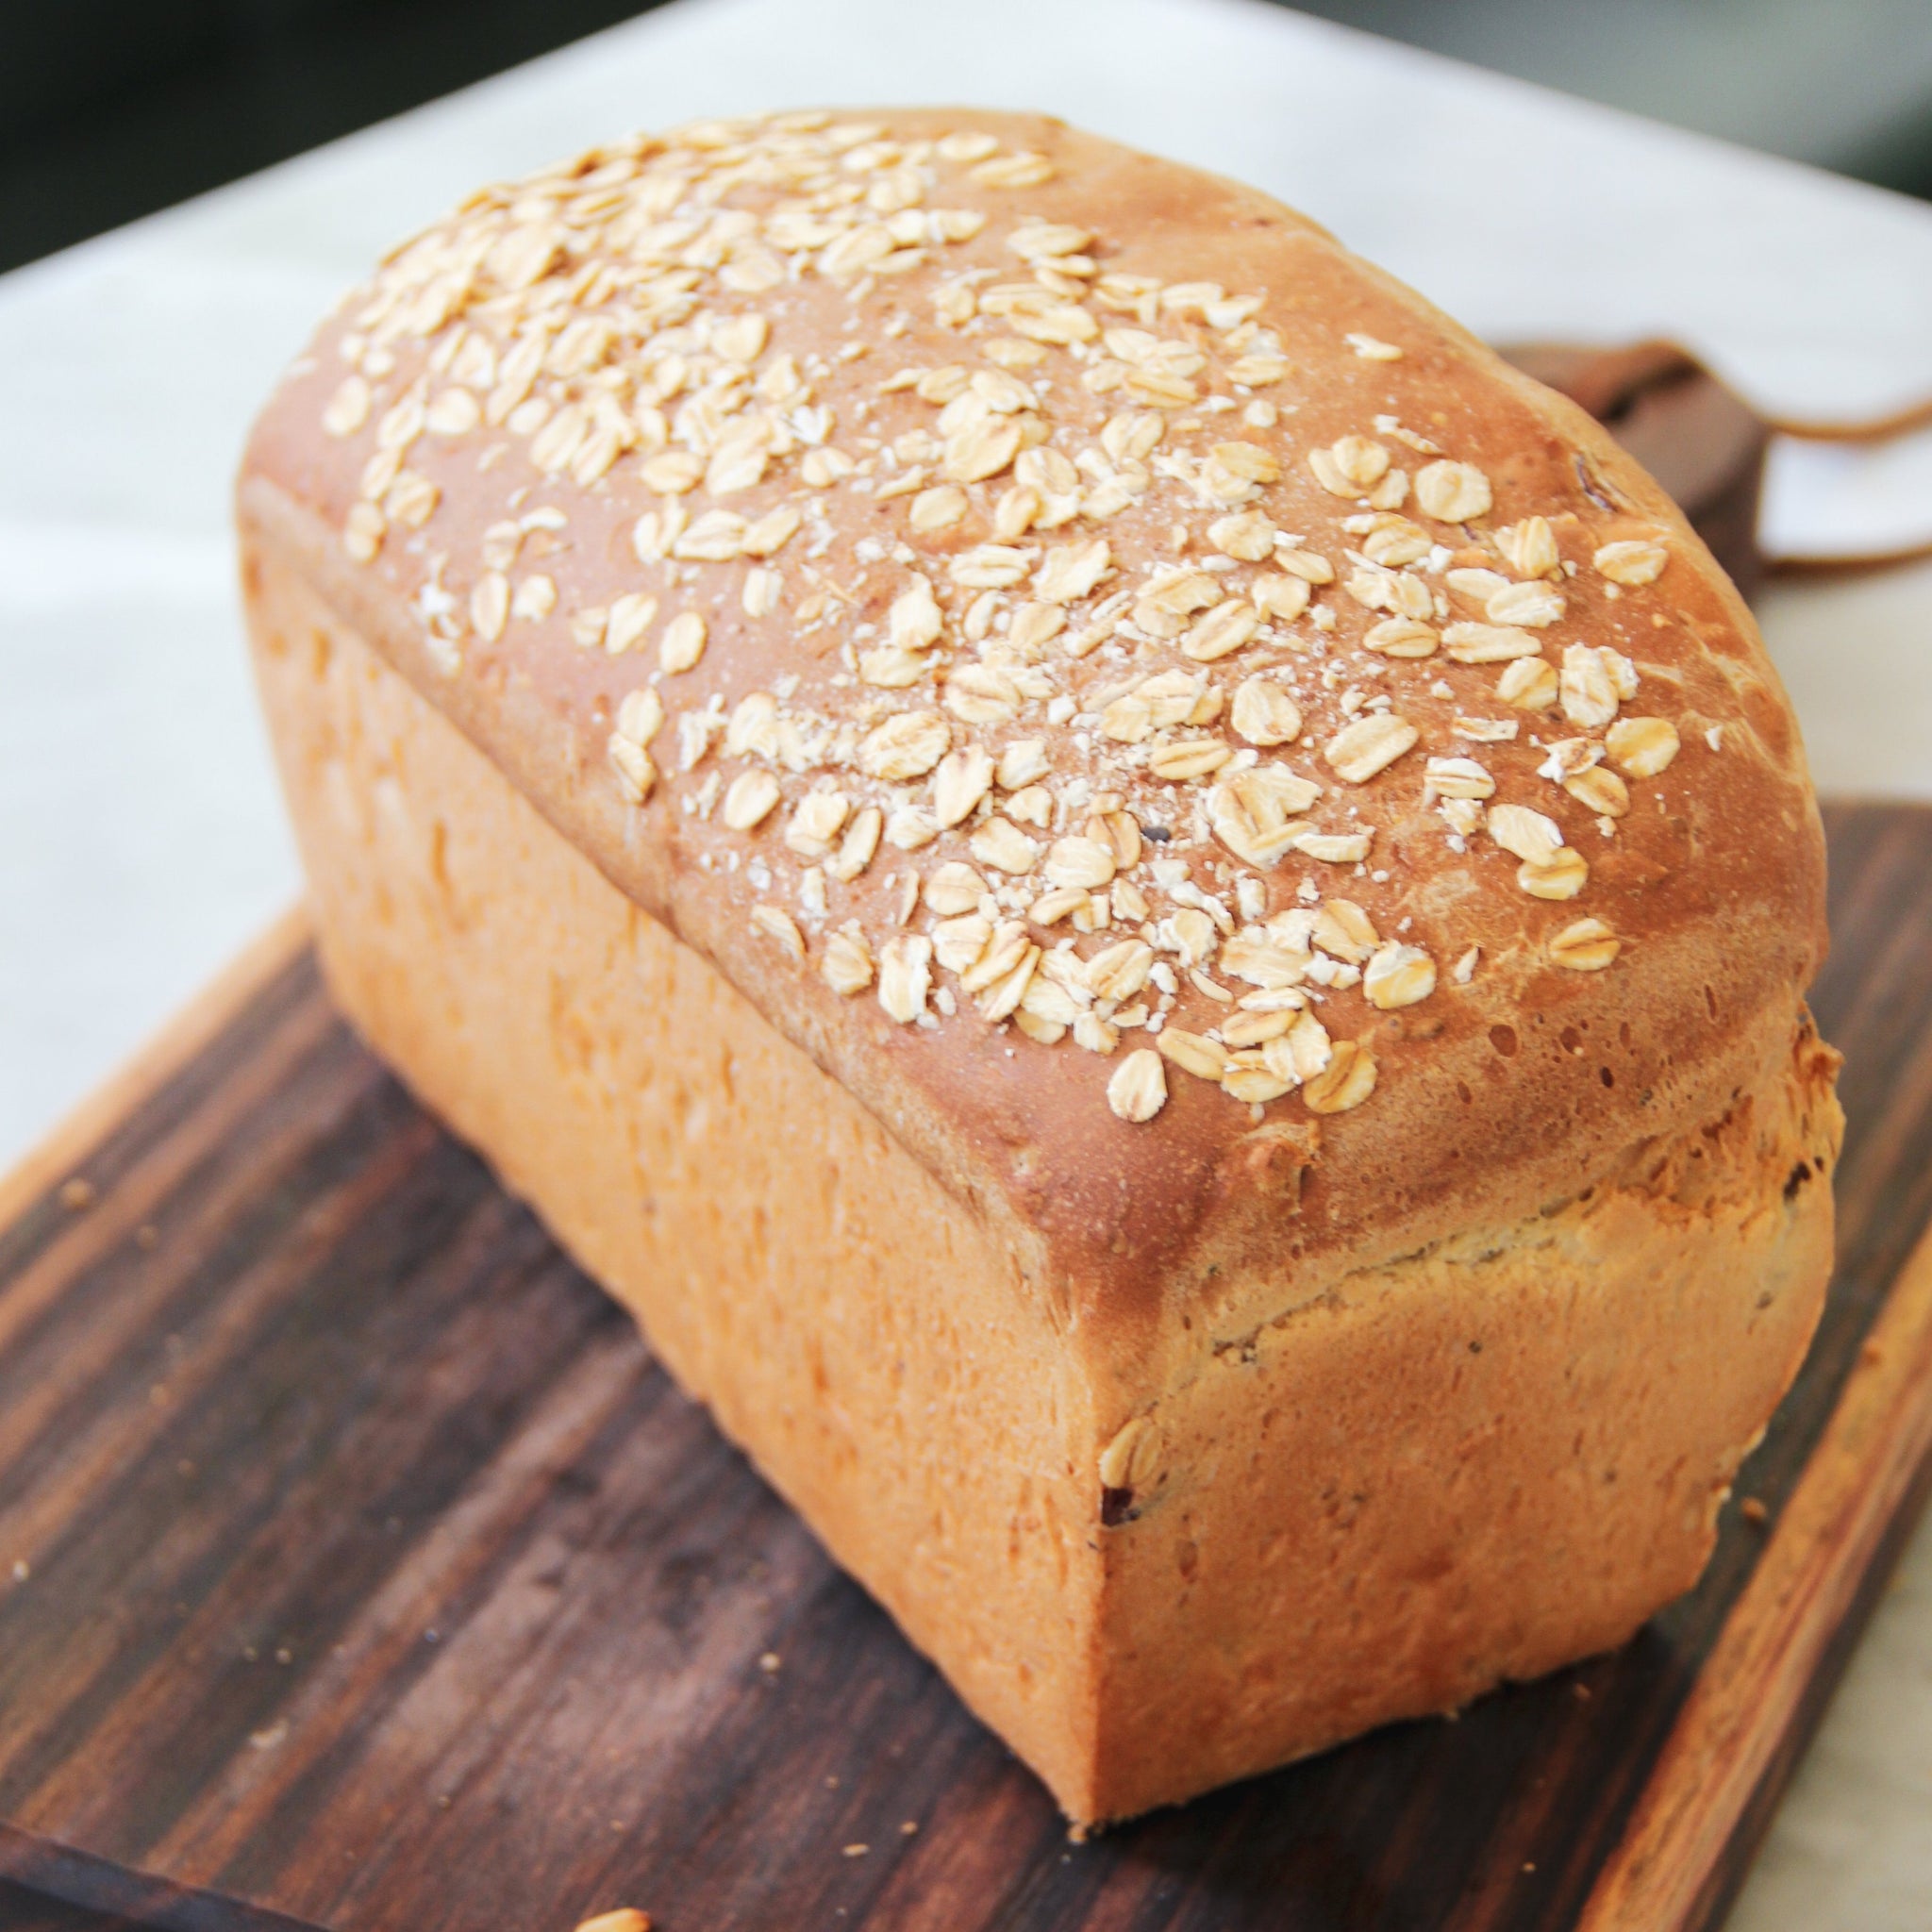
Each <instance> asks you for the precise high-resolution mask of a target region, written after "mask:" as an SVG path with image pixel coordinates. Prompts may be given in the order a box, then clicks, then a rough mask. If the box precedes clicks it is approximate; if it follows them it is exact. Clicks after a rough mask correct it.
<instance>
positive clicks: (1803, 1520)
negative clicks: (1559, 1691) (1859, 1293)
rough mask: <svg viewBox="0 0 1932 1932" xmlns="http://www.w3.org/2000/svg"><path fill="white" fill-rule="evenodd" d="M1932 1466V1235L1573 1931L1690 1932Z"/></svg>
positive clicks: (1883, 1319) (1904, 1274)
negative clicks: (1816, 1680) (1893, 1532)
mask: <svg viewBox="0 0 1932 1932" xmlns="http://www.w3.org/2000/svg"><path fill="white" fill-rule="evenodd" d="M1928 1457H1932V1231H1928V1232H1927V1233H1925V1234H1924V1236H1922V1237H1921V1239H1920V1241H1919V1243H1918V1245H1917V1247H1915V1248H1914V1249H1913V1251H1912V1253H1911V1256H1910V1257H1909V1258H1908V1259H1907V1262H1906V1265H1905V1266H1904V1268H1903V1269H1901V1270H1900V1271H1899V1274H1898V1276H1897V1279H1896V1280H1895V1282H1894V1283H1893V1286H1892V1290H1891V1292H1890V1295H1889V1296H1888V1298H1887V1301H1886V1305H1885V1307H1884V1308H1883V1310H1882V1311H1881V1313H1880V1314H1879V1317H1878V1319H1877V1320H1876V1321H1875V1322H1874V1324H1873V1325H1872V1329H1871V1332H1870V1333H1869V1334H1868V1335H1867V1336H1866V1338H1865V1341H1864V1342H1863V1343H1862V1344H1861V1346H1860V1349H1859V1355H1858V1360H1857V1364H1856V1365H1855V1366H1854V1368H1853V1369H1852V1372H1851V1374H1850V1375H1849V1376H1848V1377H1847V1379H1846V1382H1845V1385H1844V1387H1843V1389H1842V1390H1841V1391H1840V1395H1839V1399H1838V1402H1837V1404H1836V1406H1835V1407H1834V1408H1833V1410H1832V1416H1831V1420H1830V1422H1829V1423H1828V1424H1826V1427H1825V1431H1824V1436H1823V1438H1822V1439H1821V1440H1820V1441H1819V1443H1818V1446H1817V1448H1816V1449H1815V1450H1814V1451H1813V1452H1812V1455H1811V1457H1810V1458H1809V1460H1808V1461H1807V1464H1806V1467H1805V1471H1804V1474H1802V1475H1801V1476H1800V1478H1799V1480H1798V1484H1797V1487H1796V1489H1795V1490H1793V1491H1792V1493H1791V1497H1790V1501H1789V1503H1787V1505H1786V1506H1785V1508H1784V1510H1783V1512H1782V1513H1781V1514H1780V1516H1779V1518H1778V1522H1777V1526H1776V1528H1775V1529H1774V1532H1773V1533H1772V1536H1771V1538H1770V1539H1769V1541H1767V1543H1766V1545H1765V1549H1764V1552H1763V1554H1762V1556H1760V1557H1759V1558H1758V1560H1757V1565H1756V1567H1755V1568H1754V1569H1753V1571H1752V1574H1751V1578H1750V1581H1749V1582H1748V1583H1747V1584H1746V1585H1745V1586H1744V1589H1743V1591H1742V1592H1741V1593H1740V1596H1739V1598H1738V1600H1737V1602H1736V1603H1735V1604H1733V1605H1732V1607H1731V1609H1730V1613H1729V1614H1728V1616H1727V1617H1726V1618H1725V1620H1724V1628H1723V1630H1722V1632H1721V1633H1720V1635H1719V1637H1718V1641H1717V1642H1716V1644H1715V1645H1714V1646H1713V1648H1712V1650H1711V1652H1710V1655H1709V1656H1708V1657H1707V1658H1706V1659H1705V1662H1704V1664H1703V1666H1702V1668H1701V1669H1700V1670H1699V1672H1698V1674H1697V1678H1696V1681H1695V1683H1694V1685H1693V1686H1692V1688H1691V1693H1690V1695H1689V1697H1688V1698H1687V1699H1686V1700H1685V1704H1684V1707H1683V1708H1682V1709H1681V1710H1680V1711H1679V1713H1678V1715H1677V1719H1676V1722H1675V1724H1674V1725H1673V1727H1672V1730H1671V1734H1670V1737H1669V1738H1668V1740H1666V1742H1665V1745H1664V1748H1663V1750H1662V1752H1661V1753H1660V1754H1659V1756H1658V1757H1657V1763H1656V1765H1655V1767H1654V1768H1653V1770H1652V1772H1651V1774H1650V1778H1649V1780H1648V1782H1647V1783H1646V1785H1645V1787H1644V1790H1643V1792H1642V1794H1641V1796H1640V1798H1639V1799H1638V1801H1637V1806H1636V1808H1635V1810H1634V1811H1633V1812H1632V1814H1631V1818H1630V1822H1629V1824H1628V1825H1627V1826H1626V1827H1625V1829H1624V1836H1623V1838H1622V1840H1620V1841H1619V1843H1618V1844H1617V1846H1616V1848H1615V1849H1614V1850H1613V1851H1612V1852H1611V1853H1610V1856H1609V1857H1608V1858H1607V1860H1606V1861H1605V1864H1604V1867H1603V1869H1602V1871H1601V1872H1600V1873H1599V1874H1598V1875H1597V1879H1596V1883H1595V1885H1594V1887H1593V1888H1592V1890H1591V1895H1590V1898H1589V1899H1588V1901H1587V1902H1586V1904H1585V1906H1584V1909H1583V1912H1582V1914H1581V1916H1580V1917H1579V1918H1578V1920H1577V1932H1694V1928H1698V1927H1700V1926H1702V1925H1703V1924H1705V1923H1706V1922H1707V1914H1708V1912H1709V1910H1710V1909H1711V1908H1712V1907H1713V1906H1714V1905H1715V1904H1716V1903H1717V1902H1719V1901H1720V1900H1722V1899H1723V1898H1724V1897H1725V1896H1727V1888H1726V1887H1725V1885H1724V1872H1723V1868H1724V1863H1725V1860H1726V1858H1727V1856H1728V1855H1729V1854H1730V1852H1731V1850H1732V1848H1733V1841H1734V1838H1735V1835H1736V1834H1737V1833H1738V1832H1739V1830H1740V1828H1741V1827H1742V1826H1743V1825H1744V1824H1745V1821H1746V1818H1747V1815H1748V1813H1749V1811H1750V1809H1751V1807H1752V1805H1753V1803H1754V1800H1756V1799H1758V1798H1760V1797H1761V1795H1762V1792H1761V1785H1762V1781H1763V1780H1764V1778H1765V1777H1766V1776H1767V1774H1770V1773H1771V1772H1772V1770H1773V1768H1774V1764H1775V1762H1776V1760H1777V1758H1778V1756H1779V1753H1780V1751H1781V1750H1782V1749H1783V1747H1784V1746H1785V1745H1786V1743H1787V1742H1788V1741H1789V1740H1790V1735H1791V1732H1792V1728H1793V1726H1794V1725H1796V1724H1800V1723H1801V1722H1802V1721H1803V1715H1804V1705H1805V1699H1806V1691H1807V1686H1809V1685H1810V1684H1811V1683H1812V1682H1813V1680H1814V1678H1815V1677H1816V1676H1817V1674H1819V1672H1820V1671H1821V1670H1823V1669H1824V1668H1826V1667H1827V1666H1828V1663H1829V1658H1830V1653H1831V1650H1832V1647H1833V1644H1834V1642H1835V1641H1836V1640H1837V1639H1838V1637H1839V1635H1840V1630H1841V1627H1842V1625H1843V1624H1844V1622H1845V1620H1846V1618H1847V1617H1848V1616H1850V1615H1851V1614H1852V1612H1853V1610H1854V1608H1855V1607H1856V1604H1857V1597H1858V1594H1859V1591H1861V1589H1862V1588H1863V1587H1864V1586H1865V1584H1866V1583H1867V1581H1868V1580H1869V1573H1870V1571H1871V1568H1872V1564H1873V1562H1874V1558H1875V1557H1876V1556H1877V1554H1878V1552H1879V1550H1880V1548H1881V1546H1882V1545H1883V1544H1884V1542H1885V1540H1886V1537H1887V1535H1888V1532H1889V1531H1890V1529H1891V1528H1892V1527H1893V1525H1894V1523H1895V1521H1896V1518H1897V1516H1898V1514H1899V1512H1900V1510H1901V1509H1902V1508H1904V1507H1905V1506H1906V1505H1907V1502H1908V1500H1909V1499H1910V1497H1911V1493H1912V1491H1913V1488H1914V1484H1915V1480H1916V1478H1917V1477H1918V1476H1919V1474H1920V1473H1921V1471H1922V1470H1923V1468H1924V1465H1925V1463H1926V1460H1927V1458H1928Z"/></svg>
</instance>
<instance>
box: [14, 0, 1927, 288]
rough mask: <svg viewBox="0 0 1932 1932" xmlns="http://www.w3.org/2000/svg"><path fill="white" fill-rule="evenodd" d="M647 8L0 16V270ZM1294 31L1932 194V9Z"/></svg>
mask: <svg viewBox="0 0 1932 1932" xmlns="http://www.w3.org/2000/svg"><path fill="white" fill-rule="evenodd" d="M797 4H798V5H800V6H809V5H810V4H811V0H797ZM905 4H907V5H920V4H943V0H905ZM1042 4H1049V5H1050V4H1052V0H1042ZM645 10H647V8H646V4H642V0H0V269H6V268H11V267H14V266H16V265H18V264H19V263H21V262H25V261H31V260H32V259H34V258H36V257H37V256H42V255H46V254H49V253H51V252H52V251H53V250H55V249H57V248H61V247H65V246H66V245H67V244H68V243H70V242H78V241H81V240H83V239H84V238H86V237H87V236H89V235H92V234H97V233H99V232H100V231H101V230H102V229H104V228H110V227H114V226H116V225H119V224H120V223H122V222H125V221H129V220H132V219H133V218H134V217H135V216H137V215H142V214H146V213H148V212H150V211H151V210H153V209H155V208H165V207H167V206H168V205H169V204H170V203H173V202H176V201H179V200H181V199H183V198H184V197H186V196H188V195H191V194H194V193H198V192H201V191H202V190H204V189H208V188H213V187H216V186H218V185H219V184H220V183H222V182H224V181H229V180H233V179H234V178H235V177H236V176H237V175H246V174H249V173H251V172H253V171H254V170H255V169H257V168H260V167H265V166H267V165H268V164H269V163H270V162H272V161H277V160H281V159H283V158H286V157H288V156H290V155H294V154H299V153H301V152H302V151H303V150H304V149H306V148H310V147H314V146H315V145H317V144H318V143H319V142H325V141H328V140H331V139H333V138H334V137H335V136H337V135H340V134H346V133H348V132H350V131H351V130H352V129H354V128H357V127H361V126H364V125H367V124H369V123H370V122H372V121H378V120H381V119H383V118H385V117H386V116H388V115H391V114H395V113H399V112H401V111H402V110H403V109H404V108H410V107H413V106H415V105H416V104H417V103H418V102H421V101H425V100H429V99H432V98H434V97H435V96H436V95H438V94H442V93H447V92H450V91H451V90H452V89H455V88H458V87H462V86H465V85H466V84H468V83H469V82H471V81H474V80H479V79H481V78H483V77H484V76H485V75H490V74H494V73H496V72H498V71H499V70H500V69H502V68H505V67H508V66H511V65H514V64H515V63H516V62H517V61H520V60H525V59H528V58H530V57H531V56H533V55H536V54H541V53H543V52H545V51H546V50H548V49H549V48H552V47H558V46H561V45H563V44H564V43H565V42H569V41H573V40H576V39H579V38H580V37H581V36H583V35H585V34H588V33H593V32H595V31H596V30H597V29H598V28H600V27H605V26H609V25H613V24H614V23H616V22H618V21H620V20H625V19H628V18H630V17H631V16H633V15H635V14H637V13H640V12H643V11H645ZM1303 10H1304V11H1307V12H1311V13H1317V14H1321V15H1323V16H1324V17H1326V18H1328V19H1331V20H1338V21H1342V22H1345V23H1347V24H1348V25H1354V26H1358V27H1362V28H1365V29H1367V30H1369V31H1371V32H1374V33H1379V34H1386V35H1388V36H1390V37H1391V38H1393V39H1396V40H1403V41H1409V42H1414V43H1415V44H1416V45H1418V46H1425V47H1430V48H1433V49H1435V50H1436V51H1438V52H1441V53H1445V54H1452V55H1455V56H1457V57H1458V58H1462V59H1466V60H1472V61H1474V62H1476V63H1478V64H1479V65H1482V66H1486V67H1491V68H1496V69H1498V70H1500V71H1502V72H1504V73H1507V74H1516V75H1522V76H1524V78H1526V79H1530V80H1536V81H1541V82H1543V83H1545V84H1547V85H1549V86H1552V87H1557V88H1562V89H1564V90H1566V91H1567V92H1572V93H1578V94H1585V95H1588V96H1590V97H1591V98H1593V99H1596V100H1601V101H1607V102H1609V103H1611V104H1613V105H1615V106H1617V107H1622V108H1630V109H1632V110H1633V111H1635V112H1638V113H1642V114H1649V115H1653V116H1655V117H1657V118H1658V119H1660V120H1665V121H1672V122H1675V123H1677V124H1678V125H1682V126H1687V127H1694V128H1700V129H1702V130H1704V131H1706V132H1707V133H1711V134H1717V135H1722V136H1724V138H1725V139H1727V140H1731V141H1737V142H1743V143H1745V144H1746V145H1749V146H1754V147H1759V148H1765V149H1768V150H1770V151H1772V152H1774V153H1778V154H1785V155H1790V156H1791V157H1792V158H1796V159H1800V160H1806V161H1811V162H1814V163H1816V164H1818V165H1820V166H1822V167H1827V168H1834V169H1837V170H1839V171H1840V172H1841V173H1844V174H1849V175H1857V176H1858V177H1859V178H1861V179H1864V180H1868V181H1875V182H1878V183H1880V184H1881V185H1883V186H1886V187H1890V188H1895V189H1899V190H1901V191H1903V192H1906V193H1909V194H1918V195H1924V196H1932V0H1304V6H1303Z"/></svg>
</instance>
